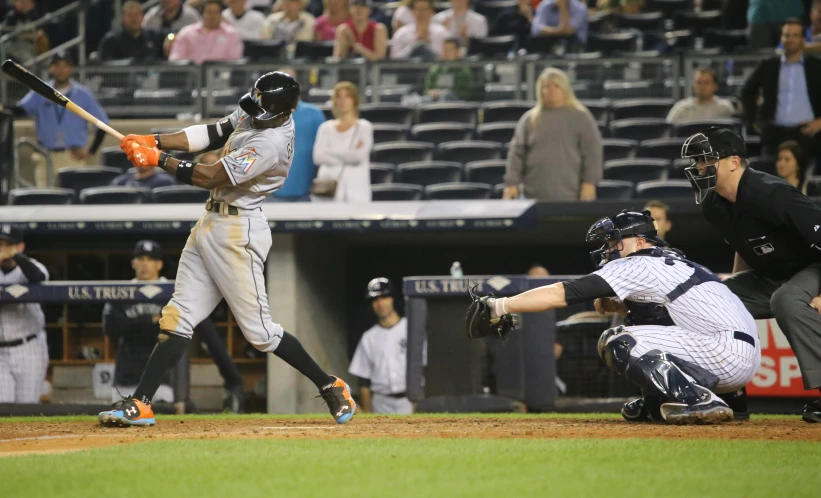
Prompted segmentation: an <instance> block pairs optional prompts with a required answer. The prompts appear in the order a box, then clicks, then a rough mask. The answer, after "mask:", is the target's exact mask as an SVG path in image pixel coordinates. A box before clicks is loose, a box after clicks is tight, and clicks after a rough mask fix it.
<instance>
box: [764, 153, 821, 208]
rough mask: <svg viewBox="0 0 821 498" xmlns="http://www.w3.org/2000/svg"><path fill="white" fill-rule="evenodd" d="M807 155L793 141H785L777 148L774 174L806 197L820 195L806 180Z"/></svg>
mask: <svg viewBox="0 0 821 498" xmlns="http://www.w3.org/2000/svg"><path fill="white" fill-rule="evenodd" d="M808 166H809V164H808V161H807V155H806V154H805V153H804V150H803V149H801V146H800V145H799V144H798V142H796V141H795V140H787V141H786V142H783V143H782V144H781V145H779V146H778V160H777V161H776V163H775V168H776V172H777V173H778V176H780V177H781V179H782V180H784V181H785V182H787V183H789V184H790V185H792V186H793V187H795V188H797V189H798V190H800V191H801V193H802V194H804V195H808V196H817V195H819V194H821V192H818V191H817V189H816V186H815V184H814V183H810V182H809V179H808V178H807V169H808Z"/></svg>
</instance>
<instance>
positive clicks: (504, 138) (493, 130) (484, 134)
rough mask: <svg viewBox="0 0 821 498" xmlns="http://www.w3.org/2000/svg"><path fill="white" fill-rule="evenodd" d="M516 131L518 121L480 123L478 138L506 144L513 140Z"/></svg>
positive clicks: (477, 129) (477, 132)
mask: <svg viewBox="0 0 821 498" xmlns="http://www.w3.org/2000/svg"><path fill="white" fill-rule="evenodd" d="M515 131H516V123H515V122H512V121H507V122H501V123H486V124H480V125H479V126H477V127H476V138H478V139H479V140H487V141H489V142H499V143H503V144H506V143H509V142H510V141H511V140H513V134H514V132H515Z"/></svg>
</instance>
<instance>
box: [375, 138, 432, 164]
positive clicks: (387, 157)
mask: <svg viewBox="0 0 821 498" xmlns="http://www.w3.org/2000/svg"><path fill="white" fill-rule="evenodd" d="M433 149H434V145H433V144H432V143H429V142H387V143H383V144H376V145H374V146H373V150H371V161H373V162H377V163H390V164H400V163H406V162H414V161H430V160H431V159H433Z"/></svg>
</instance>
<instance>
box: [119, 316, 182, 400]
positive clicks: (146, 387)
mask: <svg viewBox="0 0 821 498" xmlns="http://www.w3.org/2000/svg"><path fill="white" fill-rule="evenodd" d="M190 341H191V340H190V339H188V338H187V337H183V336H180V335H175V334H171V333H169V332H165V331H163V332H160V335H159V337H158V338H157V345H156V346H154V351H152V352H151V357H150V358H148V363H147V364H146V365H145V371H143V376H142V378H141V379H140V385H138V386H137V390H136V391H134V394H133V397H134V398H137V399H138V400H140V401H142V402H143V403H151V398H153V397H154V394H155V393H156V392H157V389H159V387H160V384H162V381H163V379H164V378H165V376H166V375H167V374H168V371H169V370H171V368H172V367H173V366H174V365H176V364H177V362H178V361H180V358H182V355H183V353H185V350H186V348H188V344H189V343H190Z"/></svg>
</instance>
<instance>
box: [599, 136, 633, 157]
mask: <svg viewBox="0 0 821 498" xmlns="http://www.w3.org/2000/svg"><path fill="white" fill-rule="evenodd" d="M638 145H639V143H638V142H637V141H635V140H624V139H618V138H605V139H604V140H602V146H603V147H604V160H605V161H611V160H613V159H628V158H630V157H633V156H634V155H635V153H636V147H638Z"/></svg>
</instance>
